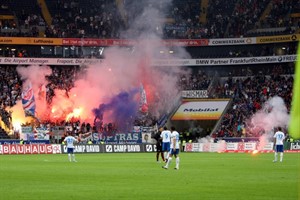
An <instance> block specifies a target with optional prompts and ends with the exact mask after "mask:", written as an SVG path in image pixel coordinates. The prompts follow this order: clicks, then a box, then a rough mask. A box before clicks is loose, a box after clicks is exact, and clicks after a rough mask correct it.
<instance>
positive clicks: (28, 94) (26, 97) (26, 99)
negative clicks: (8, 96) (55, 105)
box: [22, 82, 35, 116]
mask: <svg viewBox="0 0 300 200" xmlns="http://www.w3.org/2000/svg"><path fill="white" fill-rule="evenodd" d="M25 84H26V85H24V87H23V91H22V105H23V109H24V112H25V116H35V100H34V94H33V89H32V85H31V83H30V82H27V83H25Z"/></svg>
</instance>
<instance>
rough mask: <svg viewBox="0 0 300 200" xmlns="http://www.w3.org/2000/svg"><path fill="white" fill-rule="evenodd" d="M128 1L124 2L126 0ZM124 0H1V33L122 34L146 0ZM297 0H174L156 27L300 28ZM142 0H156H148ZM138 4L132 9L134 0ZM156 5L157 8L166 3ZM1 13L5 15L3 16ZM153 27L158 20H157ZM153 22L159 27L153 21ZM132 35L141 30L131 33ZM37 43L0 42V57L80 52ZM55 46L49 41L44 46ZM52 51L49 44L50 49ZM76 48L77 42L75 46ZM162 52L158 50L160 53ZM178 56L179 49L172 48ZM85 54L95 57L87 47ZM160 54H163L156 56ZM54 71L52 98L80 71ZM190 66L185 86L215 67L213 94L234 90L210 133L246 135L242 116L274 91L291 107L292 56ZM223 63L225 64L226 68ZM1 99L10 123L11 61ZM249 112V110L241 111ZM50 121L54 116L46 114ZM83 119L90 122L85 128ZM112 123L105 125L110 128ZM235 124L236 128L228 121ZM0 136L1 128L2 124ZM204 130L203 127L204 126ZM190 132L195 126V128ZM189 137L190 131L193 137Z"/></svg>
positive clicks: (224, 32)
mask: <svg viewBox="0 0 300 200" xmlns="http://www.w3.org/2000/svg"><path fill="white" fill-rule="evenodd" d="M124 2H125V3H124ZM138 2H140V1H138V0H136V1H133V3H132V2H131V3H130V2H129V1H118V0H117V1H111V0H101V1H92V0H65V1H51V0H46V1H45V5H46V9H48V11H49V13H50V18H51V21H50V23H49V24H48V23H47V21H49V16H48V17H47V16H46V15H45V13H44V12H43V7H42V5H40V4H39V3H38V1H35V0H28V1H21V2H19V1H18V2H17V1H12V0H11V1H4V0H0V4H1V9H0V15H1V17H0V28H1V32H0V35H1V36H2V37H5V36H7V37H8V36H12V37H14V36H17V37H45V38H83V40H84V39H85V38H86V39H88V38H100V39H111V38H123V37H128V34H127V35H124V34H122V33H123V32H124V31H125V30H127V29H129V27H130V24H131V23H132V22H133V21H134V20H135V18H136V16H138V14H139V12H142V11H143V6H145V3H144V4H140V3H138ZM299 4H300V3H299V1H297V0H287V1H282V0H263V1H259V0H233V1H230V2H228V1H220V0H210V1H205V0H201V1H200V0H186V1H184V2H183V1H181V0H174V1H173V4H172V7H171V8H169V9H168V10H164V12H165V13H166V16H165V19H164V20H163V21H164V23H163V25H162V27H161V30H160V28H158V31H157V32H156V33H157V34H159V35H160V36H162V37H163V38H164V39H203V38H243V37H250V36H251V37H256V36H264V35H268V36H269V35H280V34H294V33H297V32H299V27H300V21H299V13H300V5H299ZM146 5H148V6H150V7H151V6H154V5H152V4H151V1H149V2H147V3H146ZM132 6H134V10H136V11H137V12H130V10H131V9H132V8H133V7H132ZM163 8H164V5H160V6H158V7H157V9H163ZM4 16H5V17H4ZM154 27H155V26H154ZM155 28H156V27H155ZM130 35H131V37H134V36H135V35H139V33H138V32H135V33H131V34H130ZM42 48H48V47H45V46H43V47H41V46H34V47H31V46H30V47H29V46H26V45H24V46H22V45H19V46H17V47H15V46H11V45H8V46H5V45H4V46H1V48H0V56H1V57H63V56H65V57H82V56H83V55H82V54H80V53H79V54H77V55H69V54H67V55H62V54H61V55H54V54H50V55H48V54H43V50H42ZM49 48H53V47H49ZM185 50H186V51H187V52H188V53H189V54H190V55H191V58H235V57H253V56H275V55H294V54H296V45H295V42H286V43H273V44H255V45H250V44H249V45H247V47H245V45H230V46H226V45H224V46H208V47H186V48H185ZM51 51H52V52H54V50H52V49H51ZM78 52H79V50H78ZM160 56H161V55H160ZM174 56H175V57H176V52H175V54H174ZM84 57H94V55H93V54H92V53H90V54H87V55H84ZM159 58H161V57H159ZM51 68H52V70H53V73H52V74H51V75H50V76H48V77H47V79H48V81H49V82H50V83H49V84H48V85H47V86H46V89H47V101H48V103H51V99H52V98H53V96H54V95H55V94H54V90H55V89H56V88H58V89H61V90H65V91H66V92H68V91H69V90H70V89H71V88H72V87H73V84H74V80H75V78H76V75H77V73H78V71H79V70H80V69H79V68H77V67H76V66H70V67H64V68H60V67H54V66H51ZM191 68H192V72H193V73H192V74H191V75H190V76H181V77H178V82H179V86H180V87H181V89H182V90H207V89H208V88H209V87H211V85H212V84H213V79H214V81H215V73H214V71H216V70H217V71H218V75H219V77H218V85H217V87H216V89H215V90H214V91H213V92H215V93H214V95H211V97H213V98H224V97H226V98H228V97H229V98H232V101H233V107H232V109H229V110H228V112H227V113H226V114H225V115H224V117H223V119H222V122H221V124H220V125H219V127H218V128H217V129H216V131H215V132H214V133H213V135H214V136H216V137H224V136H225V137H227V136H229V137H247V136H257V135H251V134H252V133H248V132H247V133H248V134H249V135H244V134H243V132H242V129H243V128H244V127H245V125H246V124H245V121H244V119H246V118H248V117H249V116H250V115H251V114H252V113H253V112H255V111H256V110H257V109H258V108H260V107H261V106H262V104H263V103H264V102H265V101H266V99H267V98H268V97H270V96H273V95H275V94H277V95H279V96H281V97H283V98H284V100H285V103H286V104H287V107H288V109H289V108H290V103H291V102H290V96H291V86H292V82H293V78H292V74H293V72H294V71H293V66H292V65H290V64H280V65H271V64H270V65H265V66H261V65H260V66H256V67H255V66H236V67H228V66H220V67H215V68H213V69H211V68H210V67H208V68H206V67H203V68H200V69H199V68H195V67H191ZM225 68H226V69H225ZM0 86H1V87H0V89H1V92H0V101H1V102H0V103H1V107H2V108H1V110H0V113H1V117H2V121H3V122H4V124H5V125H6V126H7V127H9V126H11V124H10V113H9V112H8V111H7V110H8V108H9V107H11V106H13V105H15V104H16V101H18V100H20V98H21V86H22V81H21V80H20V77H19V76H18V75H17V73H16V67H15V66H7V65H1V66H0ZM245 113H246V114H245ZM157 120H158V119H156V118H155V117H154V116H149V119H142V120H140V121H139V120H136V124H141V123H142V124H147V125H153V124H155V122H156V121H157ZM47 123H51V122H47ZM60 123H65V124H64V125H70V126H73V127H74V130H77V128H76V127H81V128H80V130H81V131H79V130H77V132H76V134H78V133H79V132H85V131H88V130H90V129H91V128H93V127H90V126H92V125H90V124H89V125H86V124H85V123H84V122H81V123H82V124H80V122H78V121H76V122H72V123H71V124H68V123H66V122H60ZM112 126H113V122H112V123H111V124H110V125H109V124H105V125H103V128H104V127H105V128H104V129H114V128H111V127H112ZM87 127H88V128H87ZM109 127H110V128H109ZM232 127H233V128H232ZM0 134H1V135H0V138H1V137H8V136H7V134H6V135H5V130H1V131H0ZM205 134H208V132H205ZM192 135H195V134H192ZM189 139H195V138H192V137H190V138H189Z"/></svg>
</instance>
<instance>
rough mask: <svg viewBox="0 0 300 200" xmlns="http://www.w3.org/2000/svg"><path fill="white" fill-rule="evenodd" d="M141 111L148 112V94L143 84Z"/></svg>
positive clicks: (141, 88) (141, 89)
mask: <svg viewBox="0 0 300 200" xmlns="http://www.w3.org/2000/svg"><path fill="white" fill-rule="evenodd" d="M140 111H141V112H143V113H147V112H148V104H147V96H146V91H145V89H144V87H143V84H141V87H140Z"/></svg>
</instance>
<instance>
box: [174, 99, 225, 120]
mask: <svg viewBox="0 0 300 200" xmlns="http://www.w3.org/2000/svg"><path fill="white" fill-rule="evenodd" d="M228 102H229V100H223V101H217V100H207V101H201V100H198V101H183V102H182V104H181V105H180V107H179V108H178V110H177V111H176V113H175V114H174V115H173V116H172V118H171V120H218V119H219V118H220V117H221V115H222V113H223V111H224V109H225V108H226V106H227V104H228Z"/></svg>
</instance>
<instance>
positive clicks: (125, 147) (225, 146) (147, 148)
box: [0, 142, 300, 155]
mask: <svg viewBox="0 0 300 200" xmlns="http://www.w3.org/2000/svg"><path fill="white" fill-rule="evenodd" d="M284 146H285V151H286V152H295V153H299V152H300V142H295V143H289V142H287V143H286V144H285V145H284ZM181 151H185V152H219V153H222V152H224V153H230V152H235V153H251V152H254V151H256V152H260V153H270V152H273V143H266V144H264V145H262V146H261V145H260V144H259V143H255V142H249V143H243V142H236V143H226V142H223V143H187V144H186V145H185V147H181ZM140 152H156V145H155V144H99V145H93V144H92V145H88V144H87V145H76V146H75V153H140ZM65 153H67V147H66V145H61V144H35V143H32V144H23V145H21V144H2V145H0V155H15V154H65Z"/></svg>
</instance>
